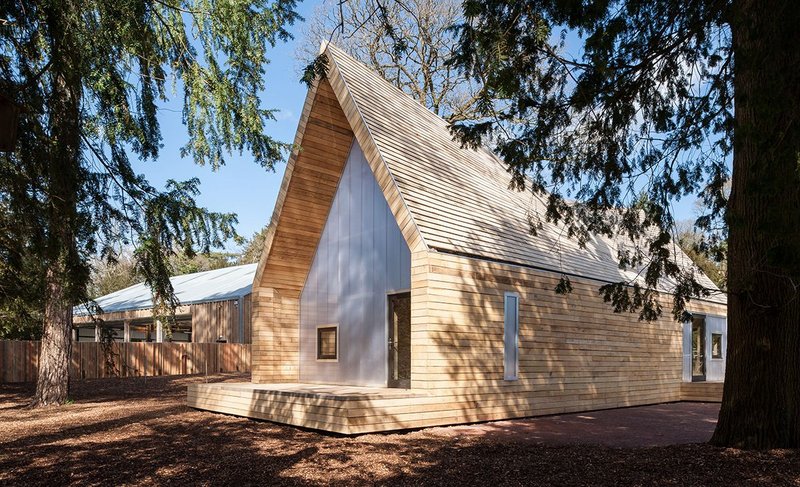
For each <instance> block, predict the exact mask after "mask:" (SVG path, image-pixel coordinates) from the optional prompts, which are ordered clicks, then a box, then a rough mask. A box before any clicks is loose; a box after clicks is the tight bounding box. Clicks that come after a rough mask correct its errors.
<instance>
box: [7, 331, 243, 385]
mask: <svg viewBox="0 0 800 487" xmlns="http://www.w3.org/2000/svg"><path fill="white" fill-rule="evenodd" d="M102 345H103V344H102V343H96V342H73V344H72V362H71V364H70V365H71V366H70V377H72V378H73V379H94V378H98V377H116V376H121V377H136V376H154V375H185V374H206V373H207V374H216V373H219V372H249V371H250V345H249V344H242V343H121V342H115V343H113V344H112V345H111V354H110V358H111V359H112V360H111V361H107V360H106V355H105V353H104V352H103V346H102ZM39 347H40V344H39V342H38V341H5V340H3V341H0V383H5V382H34V381H36V371H37V365H38V362H39Z"/></svg>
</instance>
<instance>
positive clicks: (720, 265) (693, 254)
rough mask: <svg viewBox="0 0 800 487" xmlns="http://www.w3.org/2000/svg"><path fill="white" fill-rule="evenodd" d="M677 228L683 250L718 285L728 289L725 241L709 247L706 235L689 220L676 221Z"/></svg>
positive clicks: (679, 242) (678, 240) (677, 237)
mask: <svg viewBox="0 0 800 487" xmlns="http://www.w3.org/2000/svg"><path fill="white" fill-rule="evenodd" d="M675 230H676V236H675V240H676V241H677V243H678V245H679V246H680V248H681V250H683V252H684V253H685V254H686V255H687V256H689V258H690V259H692V262H694V264H695V265H696V266H697V267H699V268H700V270H702V271H703V272H704V273H705V275H707V276H708V278H709V279H711V280H712V281H714V284H716V285H717V287H719V288H720V289H723V290H724V289H726V287H727V284H726V282H727V276H728V263H727V260H726V259H725V250H726V248H725V247H726V246H725V244H724V242H721V243H720V244H719V245H717V246H716V247H715V248H713V249H711V248H709V246H708V244H707V240H706V238H705V235H703V234H702V233H700V232H698V231H697V230H696V229H695V228H694V223H693V222H691V221H689V220H683V221H678V222H676V224H675Z"/></svg>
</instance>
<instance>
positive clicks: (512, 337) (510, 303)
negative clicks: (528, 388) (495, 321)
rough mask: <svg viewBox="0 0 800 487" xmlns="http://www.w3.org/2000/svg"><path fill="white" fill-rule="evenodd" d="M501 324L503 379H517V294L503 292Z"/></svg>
mask: <svg viewBox="0 0 800 487" xmlns="http://www.w3.org/2000/svg"><path fill="white" fill-rule="evenodd" d="M503 315H504V325H503V344H504V347H503V349H504V352H503V366H504V372H503V379H505V380H517V375H518V373H519V296H517V294H516V293H506V294H505V310H504V313H503Z"/></svg>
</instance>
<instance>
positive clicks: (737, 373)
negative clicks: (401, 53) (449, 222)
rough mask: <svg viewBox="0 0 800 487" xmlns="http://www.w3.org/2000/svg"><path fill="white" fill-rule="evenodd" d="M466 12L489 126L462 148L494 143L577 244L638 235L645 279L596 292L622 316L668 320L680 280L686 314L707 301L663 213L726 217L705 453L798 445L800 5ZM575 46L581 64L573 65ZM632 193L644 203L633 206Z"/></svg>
mask: <svg viewBox="0 0 800 487" xmlns="http://www.w3.org/2000/svg"><path fill="white" fill-rule="evenodd" d="M464 17H465V21H464V22H463V23H462V24H460V25H459V26H458V28H457V30H458V34H459V39H460V48H459V50H458V54H457V57H456V58H455V60H454V63H455V65H457V66H459V67H461V68H462V69H464V70H465V72H467V73H468V74H470V75H471V76H474V77H475V78H476V79H477V80H478V82H479V83H480V84H481V85H482V86H483V91H482V92H481V93H480V100H479V101H478V106H479V107H480V109H481V110H480V112H481V113H480V115H481V116H480V117H478V118H477V119H475V120H472V121H469V122H463V123H458V124H455V125H454V126H453V130H454V133H455V135H456V136H457V137H459V138H460V139H461V141H462V142H463V143H464V144H466V145H470V146H474V145H478V144H479V143H481V142H482V141H486V140H491V141H492V142H493V144H494V148H495V151H496V152H497V153H498V154H499V155H500V156H501V157H502V158H503V160H504V161H505V162H506V163H507V164H508V166H509V170H510V171H511V173H512V176H513V181H514V183H515V184H516V186H517V187H519V188H523V187H530V189H532V190H533V191H534V192H536V193H539V194H546V195H547V196H546V197H547V198H548V202H549V204H548V210H549V211H548V218H550V219H552V220H558V221H562V222H564V223H565V224H566V225H567V226H568V227H569V230H570V233H572V234H574V235H576V236H577V237H578V238H579V239H585V238H588V235H590V234H591V233H601V234H610V233H615V232H620V231H621V232H625V233H627V234H628V235H629V236H630V237H631V239H633V240H634V241H641V240H642V239H645V240H646V242H647V243H646V245H645V246H644V247H642V248H641V249H640V251H638V252H635V253H633V254H632V255H623V256H622V257H623V259H622V260H623V264H625V265H628V266H635V267H640V266H641V267H643V268H644V273H643V276H644V281H643V284H642V285H641V286H637V287H631V286H629V285H630V284H632V283H629V282H625V283H617V284H616V285H607V286H603V288H601V291H602V293H603V295H604V297H605V298H606V299H607V300H608V301H610V302H612V303H613V304H614V306H615V307H616V308H617V309H628V310H630V309H639V310H640V312H641V313H642V316H643V317H645V318H649V317H652V316H654V313H658V312H660V306H659V304H658V301H657V297H658V295H657V292H655V289H656V286H657V285H658V283H659V280H660V279H662V278H664V277H668V278H671V279H672V280H674V281H675V282H677V283H678V285H677V287H676V288H675V300H674V304H673V308H674V309H673V311H674V312H675V315H676V317H677V318H680V317H681V310H682V309H683V308H684V306H685V302H686V300H687V299H691V298H692V297H698V296H701V297H702V296H704V295H706V294H707V293H708V292H709V291H708V290H706V289H703V288H702V287H701V286H699V285H698V283H697V280H696V279H695V278H694V276H693V275H692V274H691V273H688V272H686V271H685V270H684V269H683V268H682V267H681V266H678V265H676V262H675V255H676V253H675V252H673V251H672V250H671V245H672V244H673V240H672V237H671V229H672V228H673V224H674V219H673V216H672V214H671V210H670V202H671V201H674V200H675V199H677V198H680V197H684V196H687V195H690V194H697V195H700V197H701V198H702V199H703V200H704V202H705V204H706V205H707V207H708V208H709V213H708V214H706V215H703V216H702V217H700V218H699V219H698V222H697V223H698V224H699V225H700V227H701V228H707V227H709V226H711V225H712V224H714V222H718V219H720V218H725V220H726V223H727V226H728V232H729V234H728V237H729V241H728V244H729V245H728V247H729V248H728V333H729V335H728V336H729V347H728V356H727V371H726V378H725V386H724V393H723V401H722V406H721V411H720V417H719V422H718V425H717V428H716V431H715V433H714V436H713V439H712V443H714V444H716V445H726V446H739V447H745V448H769V447H798V446H800V326H798V323H800V299H798V286H797V282H798V279H800V180H799V178H800V176H799V174H798V162H800V161H799V160H798V154H800V120H798V117H800V71H799V70H797V69H795V68H794V67H795V66H798V65H800V49H797V46H798V45H800V29H798V28H797V26H798V25H800V8H798V7H797V4H796V2H794V1H791V0H768V1H763V2H756V1H754V0H715V1H709V2H685V1H679V0H662V1H657V2H639V1H635V0H625V1H620V2H555V1H535V0H528V1H525V0H523V1H513V2H512V1H506V0H466V2H465V3H464ZM559 31H562V32H564V31H567V32H569V33H570V35H571V37H566V36H562V37H561V39H562V41H559V37H558V32H559ZM575 39H577V40H576V42H577V43H578V45H579V47H580V52H579V53H578V55H577V56H568V55H566V54H564V51H565V50H566V49H565V42H564V40H566V41H569V42H573V40H575ZM734 105H735V107H736V110H735V111H734ZM729 165H730V166H731V167H732V174H730V173H729V169H728V167H729ZM729 176H730V177H731V182H732V189H731V194H730V198H729V199H727V198H726V197H725V192H724V190H723V188H724V183H725V181H726V180H727V179H728V178H729ZM640 192H644V193H645V194H647V199H648V201H649V204H647V205H645V207H644V208H638V207H635V206H634V205H632V204H631V203H632V200H633V199H634V197H635V196H636V195H638V194H639V193H640ZM567 198H574V199H575V202H574V203H568V202H567ZM640 305H642V306H640Z"/></svg>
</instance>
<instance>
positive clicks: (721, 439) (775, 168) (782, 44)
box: [711, 0, 800, 449]
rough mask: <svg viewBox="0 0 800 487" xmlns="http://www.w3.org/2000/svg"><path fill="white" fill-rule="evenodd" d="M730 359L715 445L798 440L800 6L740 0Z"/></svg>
mask: <svg viewBox="0 0 800 487" xmlns="http://www.w3.org/2000/svg"><path fill="white" fill-rule="evenodd" d="M730 22H731V31H732V34H733V49H734V61H735V67H734V93H735V109H736V116H735V123H736V125H735V136H734V156H733V181H732V188H731V200H730V205H729V209H728V223H729V228H730V235H729V264H728V272H729V276H728V282H729V299H728V338H729V340H728V343H729V346H728V357H727V370H726V376H725V386H724V392H723V397H722V407H721V410H720V416H719V423H718V424H717V429H716V431H715V432H714V436H713V438H712V440H711V442H712V443H713V444H715V445H720V446H734V447H742V448H759V449H761V448H776V447H800V296H798V288H799V287H800V280H798V278H800V177H799V176H798V170H799V168H800V166H799V163H800V49H798V46H800V28H798V26H800V8H798V6H797V3H796V0H771V1H760V0H758V1H757V0H746V1H734V5H733V10H732V16H731V20H730Z"/></svg>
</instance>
